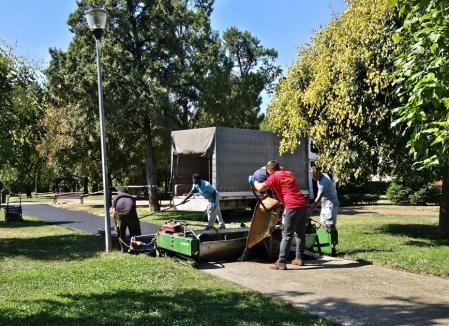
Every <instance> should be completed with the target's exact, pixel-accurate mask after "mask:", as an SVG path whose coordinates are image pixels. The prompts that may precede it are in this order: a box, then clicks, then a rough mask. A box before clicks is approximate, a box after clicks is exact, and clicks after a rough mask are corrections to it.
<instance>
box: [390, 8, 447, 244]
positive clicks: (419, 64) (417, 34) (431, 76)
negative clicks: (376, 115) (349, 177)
mask: <svg viewBox="0 0 449 326" xmlns="http://www.w3.org/2000/svg"><path fill="white" fill-rule="evenodd" d="M396 2H397V3H398V5H399V7H400V12H401V14H402V15H403V17H404V24H403V26H402V27H401V28H399V29H398V31H397V34H396V35H395V36H394V39H395V41H396V42H397V43H398V45H399V47H398V51H397V56H398V60H397V62H396V63H397V74H396V83H397V85H398V94H399V96H400V97H401V100H402V104H403V105H401V106H399V107H398V108H397V109H396V112H395V113H396V117H397V120H396V122H395V124H397V125H399V126H401V127H402V128H403V129H404V130H405V131H406V132H408V133H410V136H407V139H408V146H409V147H410V149H411V150H412V152H413V153H414V155H415V160H416V161H417V162H419V165H420V166H422V167H427V168H429V167H430V168H434V169H437V170H438V171H439V172H440V175H442V179H443V196H442V202H441V206H440V231H441V233H443V234H444V235H447V236H449V56H448V55H449V45H448V43H447V39H448V38H449V19H448V17H449V3H448V2H446V1H438V0H424V1H423V0H420V1H415V0H414V1H396Z"/></svg>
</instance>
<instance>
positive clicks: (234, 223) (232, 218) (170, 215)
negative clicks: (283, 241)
mask: <svg viewBox="0 0 449 326" xmlns="http://www.w3.org/2000/svg"><path fill="white" fill-rule="evenodd" d="M58 207H61V208H65V209H68V210H73V211H82V212H86V213H89V214H93V215H98V216H103V214H104V209H103V205H101V204H83V205H81V204H74V203H71V204H60V205H58ZM150 213H152V211H150V210H149V209H148V207H142V206H138V207H137V214H138V215H139V216H140V217H142V216H144V215H147V214H150ZM223 216H224V219H225V222H226V226H227V227H239V226H240V223H241V222H244V223H245V224H246V225H248V226H249V225H250V224H251V212H243V213H241V214H235V213H234V214H230V213H226V212H223ZM169 220H182V221H185V222H187V223H194V224H202V223H203V222H206V221H207V216H206V213H205V212H188V211H172V210H167V211H165V212H160V213H157V214H153V215H151V216H148V217H144V218H142V219H141V221H142V222H147V223H153V224H164V223H165V222H167V221H169Z"/></svg>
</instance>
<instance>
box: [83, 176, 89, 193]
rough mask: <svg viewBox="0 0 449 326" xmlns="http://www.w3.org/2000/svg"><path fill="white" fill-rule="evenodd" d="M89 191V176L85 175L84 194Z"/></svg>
mask: <svg viewBox="0 0 449 326" xmlns="http://www.w3.org/2000/svg"><path fill="white" fill-rule="evenodd" d="M87 193H89V178H88V177H84V178H83V194H87Z"/></svg>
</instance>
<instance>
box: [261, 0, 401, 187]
mask: <svg viewBox="0 0 449 326" xmlns="http://www.w3.org/2000/svg"><path fill="white" fill-rule="evenodd" d="M395 24H396V13H395V11H394V10H393V8H392V7H391V6H390V5H389V2H388V0H353V1H350V2H349V7H348V9H347V10H346V11H345V12H344V13H343V14H342V15H341V16H340V17H338V18H336V19H334V20H333V21H332V22H330V24H329V25H328V26H326V27H324V28H323V29H321V30H320V31H318V32H317V33H316V34H315V35H314V36H313V38H312V42H311V44H310V45H308V46H306V47H305V48H303V49H302V50H301V51H300V53H299V56H298V59H297V61H296V62H295V63H294V64H293V65H292V66H291V67H290V68H289V70H288V74H287V77H286V78H285V79H283V80H281V81H280V83H279V85H278V88H277V91H276V93H275V95H274V98H273V100H272V103H271V105H270V107H269V109H268V123H269V125H270V128H271V129H272V130H274V131H276V132H278V133H279V134H280V135H281V137H282V144H281V145H282V150H283V151H289V150H294V149H295V148H296V147H297V146H298V142H299V139H300V137H303V136H309V137H312V138H313V142H314V146H315V147H316V148H317V149H318V151H319V164H320V165H321V166H322V167H323V168H325V169H330V170H333V171H335V172H336V173H337V175H338V176H339V179H340V181H343V182H344V181H348V180H351V179H354V178H359V177H362V176H364V175H369V174H373V173H377V171H378V168H379V166H381V165H382V162H384V163H385V162H387V160H386V158H388V157H389V156H390V153H391V152H392V149H393V147H394V146H391V145H390V144H391V139H394V137H393V135H394V130H393V129H392V128H390V123H391V109H392V108H393V107H395V101H396V99H395V97H394V95H393V94H392V77H391V74H392V71H393V68H394V57H393V56H392V54H393V50H394V46H395V45H394V42H393V41H392V40H391V37H392V35H393V33H394V31H395ZM381 158H383V159H381Z"/></svg>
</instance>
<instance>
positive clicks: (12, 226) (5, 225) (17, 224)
mask: <svg viewBox="0 0 449 326" xmlns="http://www.w3.org/2000/svg"><path fill="white" fill-rule="evenodd" d="M71 223H73V221H55V222H46V221H29V220H24V221H23V222H7V223H6V222H0V229H2V228H3V229H19V228H25V227H39V226H47V225H64V224H71Z"/></svg>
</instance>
